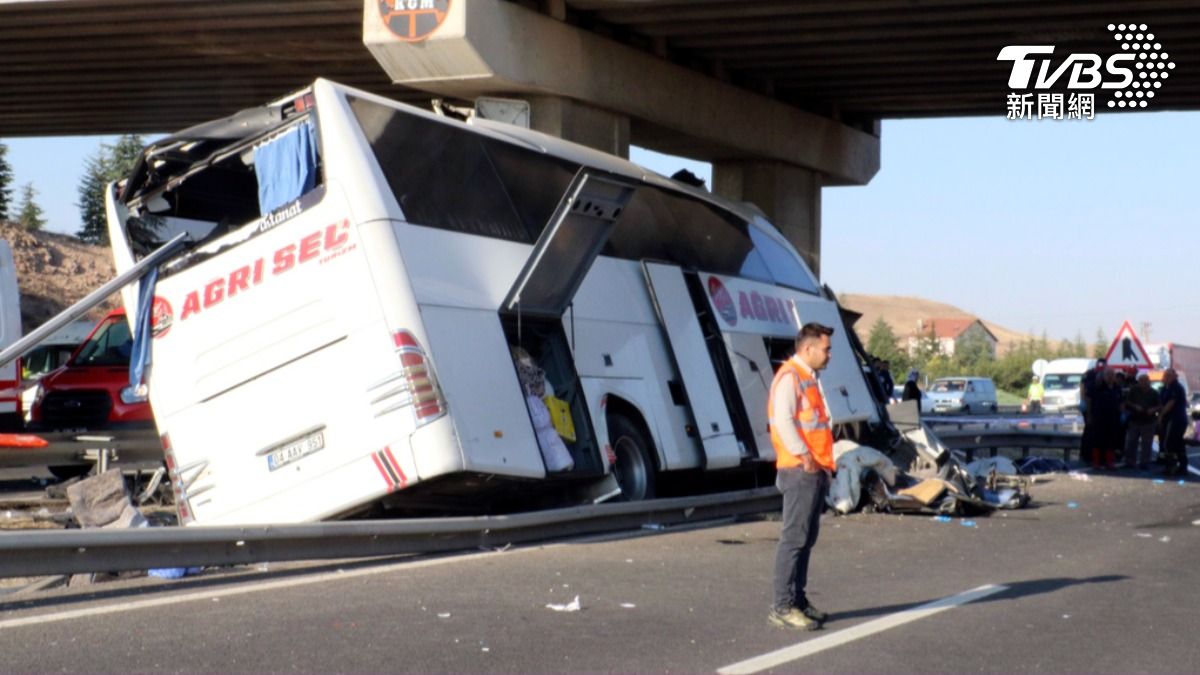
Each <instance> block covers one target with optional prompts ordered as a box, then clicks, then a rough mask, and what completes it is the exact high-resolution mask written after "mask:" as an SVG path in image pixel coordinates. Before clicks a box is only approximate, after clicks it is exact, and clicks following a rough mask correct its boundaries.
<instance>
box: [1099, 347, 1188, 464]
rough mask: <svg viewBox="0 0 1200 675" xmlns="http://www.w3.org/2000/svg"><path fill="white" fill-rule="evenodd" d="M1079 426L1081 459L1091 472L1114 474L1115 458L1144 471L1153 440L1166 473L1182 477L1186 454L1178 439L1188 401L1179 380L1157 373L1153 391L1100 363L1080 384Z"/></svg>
mask: <svg viewBox="0 0 1200 675" xmlns="http://www.w3.org/2000/svg"><path fill="white" fill-rule="evenodd" d="M1080 401H1081V403H1082V408H1083V416H1084V427H1083V438H1082V440H1081V446H1080V452H1081V459H1082V460H1083V461H1086V462H1088V463H1089V464H1090V465H1091V466H1092V467H1093V468H1096V469H1115V468H1117V467H1116V459H1117V455H1118V454H1121V455H1122V456H1123V460H1124V465H1125V468H1129V469H1134V468H1136V469H1141V470H1143V471H1144V470H1146V469H1148V468H1149V467H1150V451H1151V447H1152V445H1153V442H1154V437H1155V435H1157V436H1158V438H1159V446H1158V447H1159V454H1160V456H1162V457H1164V458H1165V459H1166V465H1167V466H1166V472H1167V473H1168V474H1179V475H1185V474H1187V471H1188V459H1187V450H1186V448H1185V447H1184V442H1183V436H1184V433H1185V431H1186V429H1187V426H1188V402H1187V395H1186V393H1185V392H1184V389H1183V385H1182V384H1180V382H1179V376H1178V374H1177V373H1176V372H1175V370H1173V369H1167V370H1166V371H1164V372H1163V386H1162V389H1161V390H1160V391H1155V390H1154V388H1153V387H1151V386H1150V376H1149V375H1147V374H1145V373H1142V374H1140V375H1138V376H1137V379H1136V381H1131V380H1130V379H1129V378H1127V377H1126V375H1125V373H1124V371H1122V370H1120V369H1116V368H1108V367H1107V363H1106V362H1105V360H1104V359H1099V360H1098V361H1097V362H1096V366H1095V367H1094V368H1092V369H1091V370H1088V371H1087V372H1086V373H1085V374H1084V376H1083V381H1082V382H1081V383H1080Z"/></svg>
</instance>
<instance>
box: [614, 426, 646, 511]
mask: <svg viewBox="0 0 1200 675" xmlns="http://www.w3.org/2000/svg"><path fill="white" fill-rule="evenodd" d="M613 452H614V453H616V455H617V463H616V465H615V466H614V467H613V470H614V471H615V472H616V474H617V485H619V486H621V494H622V495H623V496H624V497H625V499H627V500H630V501H637V500H640V499H645V497H646V486H647V484H648V482H649V469H648V467H647V466H646V461H645V458H644V457H643V456H642V452H641V450H639V449H638V446H637V443H636V442H634V440H633V439H632V438H630V437H628V436H622V437H620V438H618V439H617V442H616V443H615V444H614V445H613Z"/></svg>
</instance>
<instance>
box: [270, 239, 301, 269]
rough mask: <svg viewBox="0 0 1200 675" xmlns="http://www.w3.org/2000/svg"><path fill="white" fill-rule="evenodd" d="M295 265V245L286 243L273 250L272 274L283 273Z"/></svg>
mask: <svg viewBox="0 0 1200 675" xmlns="http://www.w3.org/2000/svg"><path fill="white" fill-rule="evenodd" d="M295 265H296V245H295V244H288V245H287V246H284V247H283V248H281V249H279V250H278V251H275V267H274V268H273V269H272V270H271V273H272V274H283V273H284V272H286V271H288V270H290V269H292V267H294V266H295Z"/></svg>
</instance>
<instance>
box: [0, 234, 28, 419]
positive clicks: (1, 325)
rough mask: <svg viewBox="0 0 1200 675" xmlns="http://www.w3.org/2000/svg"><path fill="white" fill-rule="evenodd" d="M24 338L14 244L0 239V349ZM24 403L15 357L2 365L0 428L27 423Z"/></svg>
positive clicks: (0, 378)
mask: <svg viewBox="0 0 1200 675" xmlns="http://www.w3.org/2000/svg"><path fill="white" fill-rule="evenodd" d="M20 338H21V291H20V288H19V287H18V286H17V266H16V264H15V263H14V262H13V254H12V247H11V246H9V243H8V242H7V241H5V240H3V239H0V349H3V348H4V347H7V346H9V345H11V344H12V343H14V342H16V341H17V340H19V339H20ZM24 421H25V418H24V413H23V412H22V406H21V362H20V359H14V360H13V361H10V362H9V363H6V364H4V365H3V366H0V431H4V430H7V431H17V430H20V429H21V428H23V426H24Z"/></svg>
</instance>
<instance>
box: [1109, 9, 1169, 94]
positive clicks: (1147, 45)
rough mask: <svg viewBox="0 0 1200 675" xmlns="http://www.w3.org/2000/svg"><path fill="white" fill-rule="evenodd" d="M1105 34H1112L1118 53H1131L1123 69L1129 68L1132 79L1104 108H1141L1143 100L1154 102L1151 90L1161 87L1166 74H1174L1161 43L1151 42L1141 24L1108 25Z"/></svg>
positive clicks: (1143, 25)
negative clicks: (1119, 49)
mask: <svg viewBox="0 0 1200 675" xmlns="http://www.w3.org/2000/svg"><path fill="white" fill-rule="evenodd" d="M1108 30H1109V31H1110V32H1111V33H1112V34H1113V39H1115V40H1116V41H1117V42H1120V43H1121V49H1122V50H1124V51H1127V52H1132V53H1130V54H1129V58H1130V59H1131V60H1130V61H1128V62H1127V63H1126V65H1128V66H1131V72H1132V73H1134V75H1135V76H1134V77H1133V78H1132V81H1131V82H1130V83H1129V84H1126V85H1125V86H1124V87H1122V88H1121V89H1118V90H1116V91H1114V92H1113V94H1112V95H1113V98H1112V100H1109V101H1108V107H1109V108H1126V107H1128V108H1145V107H1146V105H1147V100H1146V99H1151V98H1154V92H1153V91H1151V88H1153V89H1159V88H1161V87H1162V82H1161V80H1165V79H1167V77H1168V75H1169V73H1168V72H1167V71H1170V70H1174V69H1175V63H1174V62H1173V61H1171V55H1170V54H1168V53H1167V52H1165V51H1162V48H1163V46H1162V43H1161V42H1154V33H1151V32H1149V30H1150V29H1149V26H1147V25H1146V24H1144V23H1142V24H1136V23H1120V24H1115V25H1114V24H1111V23H1110V24H1108ZM1142 89H1145V91H1141V90H1142ZM1134 99H1141V100H1134Z"/></svg>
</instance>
